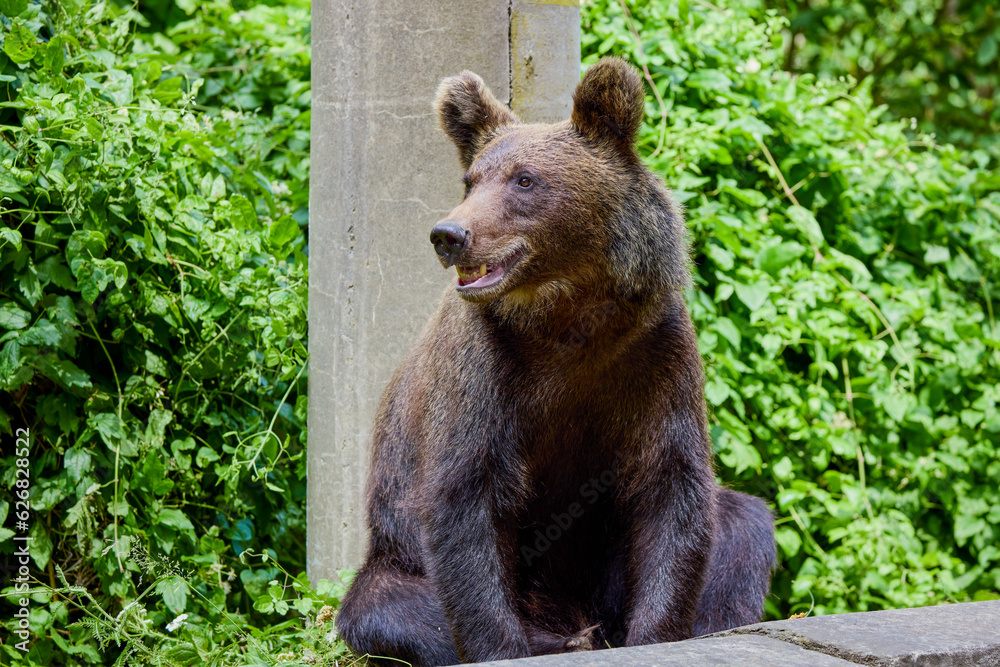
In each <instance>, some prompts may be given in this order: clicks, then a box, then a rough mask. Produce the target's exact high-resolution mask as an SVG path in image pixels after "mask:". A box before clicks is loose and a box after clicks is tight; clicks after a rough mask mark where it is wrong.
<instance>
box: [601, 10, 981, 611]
mask: <svg viewBox="0 0 1000 667" xmlns="http://www.w3.org/2000/svg"><path fill="white" fill-rule="evenodd" d="M628 6H629V7H630V8H631V18H630V17H627V16H626V15H624V13H623V11H622V5H621V3H620V2H617V1H616V0H592V1H590V2H587V3H585V4H584V6H583V10H582V11H583V24H584V30H583V45H584V61H585V63H592V62H594V61H595V60H596V59H597V58H598V57H599V56H601V55H605V54H608V53H618V54H622V55H624V56H625V57H627V58H629V59H630V60H632V61H633V62H635V63H636V64H638V65H640V66H646V67H647V69H648V71H649V74H650V77H651V78H652V80H653V83H654V84H655V85H656V91H657V94H658V95H659V97H661V98H662V100H663V101H662V104H661V102H660V101H659V100H658V99H657V96H656V95H653V94H650V95H648V96H647V118H646V121H647V122H646V124H645V125H644V127H643V130H642V142H643V153H644V157H645V159H646V160H647V162H648V164H649V165H650V166H651V167H652V168H653V169H654V170H655V171H657V172H658V173H660V174H662V175H663V177H664V178H665V180H666V181H667V183H668V184H669V185H671V186H672V187H673V188H675V194H676V196H677V197H678V199H680V200H682V201H683V202H684V203H685V205H686V206H687V216H688V219H689V221H690V225H691V229H692V240H693V244H694V251H695V268H696V284H697V286H696V289H695V290H694V291H693V292H692V294H691V295H690V299H689V303H690V306H691V310H692V312H693V315H694V318H695V320H696V323H697V326H698V328H699V331H700V333H699V344H700V348H701V351H702V353H703V355H704V357H705V360H706V363H707V386H706V395H707V398H708V402H709V407H710V409H711V420H712V437H713V440H714V445H715V449H716V453H717V456H718V459H719V462H720V464H721V469H720V475H721V477H722V479H723V481H724V482H726V483H727V484H730V485H732V486H734V487H735V488H738V489H744V490H747V491H749V492H752V493H756V494H758V495H760V496H762V497H764V498H767V499H771V500H773V501H774V502H775V505H776V513H777V523H778V532H777V538H778V543H779V546H780V549H779V553H780V557H781V567H780V570H779V571H778V574H777V576H776V578H775V581H774V587H773V593H774V595H773V596H772V598H771V599H770V601H769V603H768V608H769V613H770V614H771V615H772V616H786V615H788V614H790V613H793V612H799V611H807V610H809V609H810V608H814V611H815V613H820V614H825V613H834V612H850V611H865V610H871V609H880V608H893V607H909V606H917V605H925V604H933V603H936V602H941V601H946V600H959V601H961V600H972V599H976V600H979V599H994V598H997V597H1000V596H998V594H997V590H998V587H1000V549H998V548H997V544H998V541H1000V500H998V498H997V494H996V488H995V486H996V480H997V479H998V477H1000V456H998V455H1000V451H998V444H997V443H998V442H1000V435H998V434H1000V410H998V401H1000V391H998V389H997V387H998V381H1000V328H998V326H997V323H996V320H995V317H994V310H993V300H992V295H994V294H996V293H997V291H998V290H997V287H996V276H997V271H998V269H1000V174H998V173H996V172H992V171H988V170H986V169H983V168H981V167H975V166H973V167H970V166H967V165H965V164H963V159H962V158H963V157H964V156H963V155H962V154H960V153H959V152H958V151H956V150H955V149H953V148H951V147H949V146H942V145H939V144H937V143H936V142H935V140H934V138H933V137H931V136H928V135H924V134H921V135H918V136H917V137H915V139H914V140H911V137H910V136H909V135H908V134H907V131H908V129H909V124H908V123H905V122H899V121H893V120H891V119H886V118H885V117H884V115H885V111H886V109H885V107H884V106H876V105H875V104H873V102H872V96H871V93H870V89H871V86H872V85H873V83H874V81H873V79H871V78H868V79H866V80H865V81H864V82H862V83H861V85H860V86H856V87H852V86H851V84H850V83H849V82H841V81H836V80H829V79H818V78H817V77H816V76H814V75H811V74H802V75H798V76H794V75H792V74H789V73H788V72H786V71H784V70H783V68H782V64H783V58H784V52H785V44H784V39H785V37H784V36H783V35H784V34H785V33H784V30H785V28H786V27H787V22H786V21H785V20H783V19H781V18H778V17H776V16H774V15H769V16H767V17H766V20H764V21H763V22H758V21H755V20H754V17H753V16H751V15H750V14H749V13H748V12H747V11H746V10H744V9H742V8H740V7H739V6H730V4H729V3H723V6H722V7H721V8H718V7H715V6H714V5H709V3H699V4H697V5H696V4H694V3H691V4H689V3H686V2H676V3H675V2H670V3H659V2H648V3H647V2H640V3H634V4H629V5H628ZM633 29H634V30H636V31H637V35H635V34H633V32H632V30H633ZM637 37H638V38H637ZM650 92H652V91H650Z"/></svg>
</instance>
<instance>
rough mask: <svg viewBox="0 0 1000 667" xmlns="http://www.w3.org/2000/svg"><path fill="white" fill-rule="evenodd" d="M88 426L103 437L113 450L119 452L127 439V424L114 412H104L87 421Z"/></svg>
mask: <svg viewBox="0 0 1000 667" xmlns="http://www.w3.org/2000/svg"><path fill="white" fill-rule="evenodd" d="M87 425H88V426H90V427H91V428H93V429H96V430H97V432H98V433H99V434H100V435H101V440H103V441H104V444H105V445H107V446H108V447H110V448H111V449H112V450H117V449H118V447H119V446H120V445H121V444H122V440H124V439H125V423H124V422H123V421H122V420H121V418H120V417H119V416H118V415H116V414H114V413H113V412H102V413H99V414H96V415H92V416H91V417H89V418H88V419H87Z"/></svg>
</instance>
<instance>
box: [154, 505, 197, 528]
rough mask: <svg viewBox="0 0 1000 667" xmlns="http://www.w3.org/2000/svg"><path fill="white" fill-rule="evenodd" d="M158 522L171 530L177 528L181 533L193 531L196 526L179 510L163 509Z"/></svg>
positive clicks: (158, 516)
mask: <svg viewBox="0 0 1000 667" xmlns="http://www.w3.org/2000/svg"><path fill="white" fill-rule="evenodd" d="M156 520H157V521H158V522H159V523H161V524H163V525H165V526H170V527H171V528H176V529H177V530H181V531H193V530H194V524H192V523H191V521H190V520H189V519H188V518H187V516H185V515H184V512H182V511H180V510H179V509H172V508H170V509H163V510H160V513H159V514H158V515H157V517H156Z"/></svg>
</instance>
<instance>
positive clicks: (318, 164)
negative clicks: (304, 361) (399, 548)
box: [307, 0, 580, 580]
mask: <svg viewBox="0 0 1000 667" xmlns="http://www.w3.org/2000/svg"><path fill="white" fill-rule="evenodd" d="M514 1H515V0H480V1H478V2H465V1H463V0H411V1H410V2H396V1H389V0H314V2H313V5H312V17H313V21H312V41H313V58H312V62H313V65H312V66H313V72H312V82H313V84H312V85H313V109H312V123H313V125H312V174H311V181H312V183H311V193H310V242H309V250H310V258H309V269H310V286H309V344H310V353H311V361H310V368H309V451H308V457H309V460H308V498H307V522H308V538H307V542H308V544H307V551H308V556H307V568H308V572H309V575H310V577H312V578H313V579H314V580H315V579H318V578H323V577H326V578H330V577H331V576H332V575H333V573H334V572H335V571H336V569H337V568H341V567H356V566H357V565H359V564H360V562H361V558H362V555H363V552H364V548H365V543H366V534H365V526H364V516H363V502H362V496H363V490H364V484H365V480H366V478H367V472H368V460H369V434H370V432H371V426H372V420H373V419H374V414H375V409H376V406H377V404H378V399H379V397H380V395H381V393H382V391H383V389H384V387H385V385H386V383H387V382H388V380H389V378H390V376H391V374H392V372H393V370H394V369H395V368H396V366H398V365H399V363H400V361H401V360H402V358H403V355H404V354H405V352H406V350H407V349H408V348H409V347H410V346H411V344H412V343H413V342H414V340H415V338H416V336H417V334H418V332H419V331H420V329H421V328H422V327H423V325H424V323H425V322H426V320H427V318H428V316H429V315H430V313H431V312H432V310H433V308H434V306H435V304H436V303H437V301H438V299H439V298H440V295H441V293H442V292H443V290H444V289H446V286H447V285H450V284H451V283H452V281H453V280H454V277H453V276H454V274H453V272H451V273H449V272H446V271H444V270H442V269H441V266H440V264H438V262H437V260H436V259H435V255H434V252H433V249H432V247H431V244H430V242H429V240H428V234H429V233H430V229H431V227H432V226H433V225H434V223H435V222H437V221H438V220H439V219H441V218H442V217H444V215H446V214H447V213H448V211H450V210H451V209H452V208H453V207H454V206H455V205H456V204H457V203H458V202H459V201H460V200H461V197H462V185H461V182H460V178H461V175H462V172H461V168H460V166H459V164H458V159H457V152H456V150H455V148H454V146H452V145H451V144H450V143H449V142H448V140H447V139H446V138H445V136H444V135H443V134H442V133H441V132H440V131H439V130H438V128H437V119H436V118H435V117H434V113H433V110H432V102H433V99H434V93H435V90H436V89H437V85H438V83H439V82H440V80H441V79H442V78H444V77H446V76H450V75H453V74H457V73H458V72H460V71H461V70H463V69H470V70H473V71H474V72H476V73H478V74H479V75H480V76H482V77H483V79H484V80H485V81H486V83H487V85H489V86H490V88H491V89H492V90H493V92H494V94H495V95H496V96H497V98H498V99H500V100H501V101H504V102H507V101H509V99H510V93H511V88H512V85H513V84H512V82H514V81H520V77H522V76H524V77H525V83H524V85H521V84H520V83H518V84H516V85H514V87H515V88H517V89H518V90H520V91H522V92H521V93H520V94H521V95H522V96H523V99H520V100H518V101H517V104H516V106H517V108H518V110H519V111H520V113H521V114H523V115H524V117H525V119H527V120H545V119H550V120H556V119H558V120H561V119H563V118H566V117H568V115H569V107H568V100H569V91H571V90H572V88H573V86H574V85H575V84H576V82H577V81H578V80H579V53H580V48H579V40H580V37H579V18H578V16H579V10H578V9H577V8H576V7H575V6H566V5H567V1H566V0H559V1H558V4H554V5H551V6H546V5H539V6H538V7H537V8H536V7H534V3H531V2H528V0H516V1H517V3H518V6H517V11H518V17H519V21H523V22H524V24H525V25H526V27H525V28H524V29H523V30H522V29H521V28H519V29H518V34H519V35H524V36H525V37H524V39H525V40H528V38H529V37H530V40H531V41H530V42H528V41H525V44H524V45H522V44H521V41H520V39H521V38H518V40H517V42H516V44H515V51H517V52H518V53H519V54H527V55H530V56H531V61H530V62H531V63H533V69H532V76H531V77H530V81H529V80H528V76H527V74H526V73H517V74H516V75H515V73H514V72H512V71H511V66H512V60H511V38H512V31H511V20H512V16H513V15H514V9H515V8H514V7H513V6H512V2H514ZM570 4H572V3H570ZM556 20H558V23H551V24H550V23H548V22H549V21H556ZM560 31H562V32H565V33H566V34H562V35H560ZM527 55H522V56H519V60H518V62H523V61H525V60H526V58H527ZM550 63H551V64H552V66H551V67H550V66H549V64H550ZM570 63H572V66H570ZM563 77H565V79H566V80H565V81H563V80H562V79H563ZM550 88H551V89H552V90H553V91H554V92H553V93H552V94H551V95H549V94H548V91H549V89H550ZM536 105H537V106H538V109H539V110H540V111H539V113H537V114H536V113H535V106H536Z"/></svg>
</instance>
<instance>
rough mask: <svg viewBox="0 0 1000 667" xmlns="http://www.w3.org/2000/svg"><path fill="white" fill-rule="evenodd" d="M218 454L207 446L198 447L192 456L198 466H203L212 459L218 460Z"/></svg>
mask: <svg viewBox="0 0 1000 667" xmlns="http://www.w3.org/2000/svg"><path fill="white" fill-rule="evenodd" d="M218 460H219V454H218V452H216V451H215V450H214V449H210V448H208V447H200V448H199V449H198V453H197V454H196V455H195V457H194V462H195V464H196V465H197V466H198V467H199V468H204V467H205V466H207V465H208V464H209V463H211V462H212V461H218Z"/></svg>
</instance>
